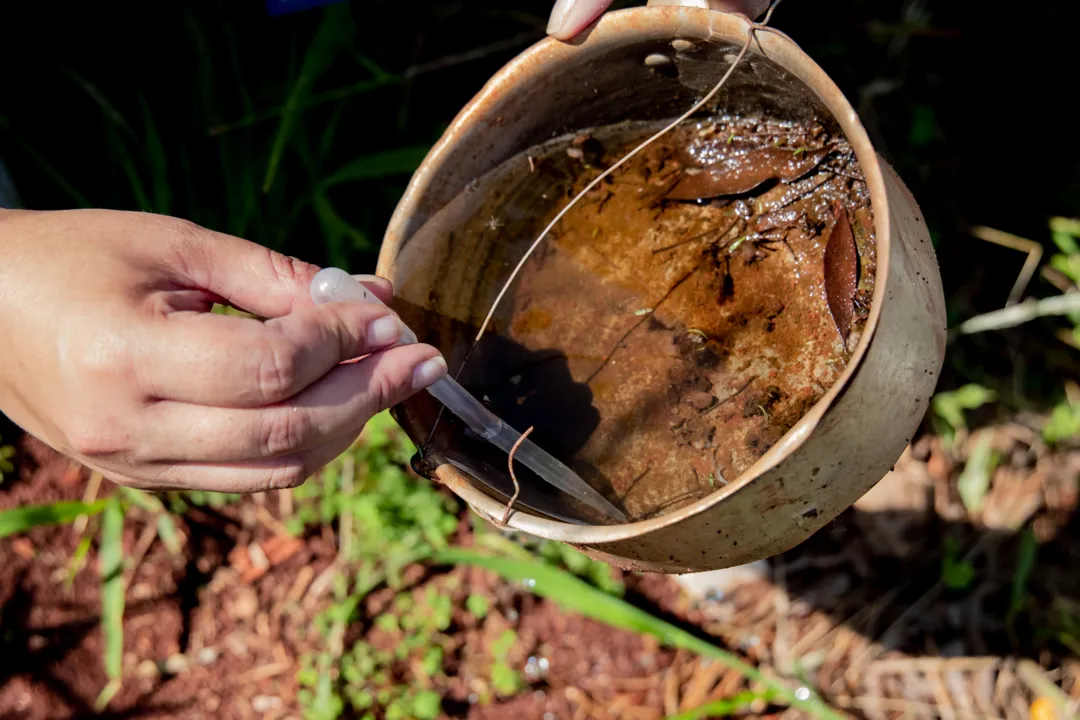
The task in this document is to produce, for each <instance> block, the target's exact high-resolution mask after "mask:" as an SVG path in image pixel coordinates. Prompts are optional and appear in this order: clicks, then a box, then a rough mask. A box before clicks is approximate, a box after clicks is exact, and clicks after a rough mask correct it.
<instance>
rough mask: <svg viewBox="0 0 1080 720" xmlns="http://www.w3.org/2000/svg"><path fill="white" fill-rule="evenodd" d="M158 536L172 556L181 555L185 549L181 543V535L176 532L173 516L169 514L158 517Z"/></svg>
mask: <svg viewBox="0 0 1080 720" xmlns="http://www.w3.org/2000/svg"><path fill="white" fill-rule="evenodd" d="M157 534H158V537H159V538H161V542H162V543H163V544H164V545H165V549H166V550H168V551H169V553H170V554H172V555H179V554H180V552H181V551H182V550H183V549H184V548H183V543H181V542H180V534H179V533H177V531H176V523H175V522H173V519H172V515H169V514H168V513H162V514H160V515H158V519H157Z"/></svg>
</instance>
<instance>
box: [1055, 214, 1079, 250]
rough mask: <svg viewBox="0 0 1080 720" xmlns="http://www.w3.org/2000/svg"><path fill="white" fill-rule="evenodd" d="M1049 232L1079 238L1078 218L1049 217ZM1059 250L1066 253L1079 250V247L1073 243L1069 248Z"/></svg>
mask: <svg viewBox="0 0 1080 720" xmlns="http://www.w3.org/2000/svg"><path fill="white" fill-rule="evenodd" d="M1050 232H1052V233H1055V234H1058V235H1064V236H1066V237H1073V238H1080V219H1076V218H1065V217H1053V218H1050ZM1059 247H1060V245H1059ZM1061 251H1062V252H1067V253H1075V252H1080V247H1077V246H1076V244H1075V243H1074V244H1073V245H1072V246H1071V249H1069V250H1066V249H1065V248H1061Z"/></svg>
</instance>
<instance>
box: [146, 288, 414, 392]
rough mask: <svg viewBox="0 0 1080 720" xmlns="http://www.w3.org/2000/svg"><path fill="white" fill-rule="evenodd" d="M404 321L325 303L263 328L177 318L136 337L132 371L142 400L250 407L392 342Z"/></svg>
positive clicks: (373, 308) (371, 309)
mask: <svg viewBox="0 0 1080 720" xmlns="http://www.w3.org/2000/svg"><path fill="white" fill-rule="evenodd" d="M403 331H404V326H403V325H402V324H401V321H400V320H399V319H398V318H397V317H396V316H395V315H393V314H392V313H391V312H390V311H389V310H388V309H386V308H385V307H383V306H382V305H379V304H378V303H373V302H372V303H363V302H359V303H330V304H328V305H322V306H319V307H315V306H314V305H312V306H311V307H308V308H304V309H300V310H297V311H295V312H293V313H290V314H288V315H286V316H284V317H280V318H275V319H272V320H268V321H266V322H260V321H258V320H254V319H251V318H242V317H235V316H229V315H215V314H210V313H197V314H175V315H168V316H165V317H162V318H160V319H158V320H156V321H155V324H154V325H153V326H152V327H151V329H150V330H149V331H146V332H141V333H140V334H139V336H138V338H139V339H138V342H139V345H138V346H137V347H136V350H135V354H136V358H135V362H133V364H132V365H133V367H134V368H135V372H136V374H137V380H138V382H139V387H140V388H141V389H142V391H143V393H144V394H145V396H147V397H150V398H154V399H161V400H175V401H179V402H185V403H194V404H197V405H214V406H227V407H255V406H262V405H269V404H272V403H276V402H280V401H282V400H285V399H286V398H289V397H292V396H293V395H295V394H296V393H298V392H300V391H301V390H303V389H304V388H306V387H307V386H308V385H310V384H312V383H313V382H315V381H316V380H318V379H319V378H321V377H322V376H323V375H325V374H326V373H328V372H329V371H330V370H331V369H332V368H333V367H334V366H335V365H338V364H339V363H342V362H345V361H347V360H351V359H355V358H357V357H360V356H362V355H366V354H368V353H371V352H374V351H376V350H380V349H382V348H386V347H389V346H391V345H393V344H394V343H396V342H397V341H398V340H399V339H400V338H401V335H402V332H403Z"/></svg>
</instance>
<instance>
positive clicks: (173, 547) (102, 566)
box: [0, 486, 181, 711]
mask: <svg viewBox="0 0 1080 720" xmlns="http://www.w3.org/2000/svg"><path fill="white" fill-rule="evenodd" d="M131 507H137V508H139V509H140V510H142V511H144V512H145V513H146V514H147V515H148V516H149V518H150V519H151V520H153V521H154V522H155V524H156V531H157V535H158V537H159V538H160V539H161V541H162V543H163V544H164V545H165V546H166V548H168V549H169V551H170V552H172V553H174V554H175V553H179V552H180V549H181V547H180V539H179V535H178V533H177V531H176V526H175V523H174V522H173V519H172V517H170V516H169V513H168V512H167V511H166V509H165V506H164V505H163V504H162V503H161V501H160V500H159V499H158V498H156V497H154V496H153V495H150V494H148V493H144V492H142V491H140V490H135V489H132V488H126V487H122V486H117V488H116V492H114V493H113V494H112V495H110V496H109V497H107V498H104V499H101V500H97V501H96V502H93V503H84V502H78V501H68V502H57V503H51V504H46V505H24V506H22V507H17V508H12V509H11V510H5V511H4V512H0V538H3V537H7V536H9V535H15V534H18V533H24V532H28V531H30V530H32V529H34V528H36V527H44V526H49V525H63V524H68V523H73V522H75V521H76V520H77V519H78V518H80V517H84V518H87V519H90V518H94V517H96V516H98V515H100V516H101V527H100V529H99V531H98V534H97V536H98V576H99V577H100V579H101V632H102V637H103V638H104V643H103V650H102V660H103V663H104V666H105V672H106V675H107V676H108V678H109V681H108V683H107V684H106V686H105V687H104V688H103V689H102V690H101V693H100V694H99V695H98V698H97V701H96V703H95V706H96V708H97V709H98V710H99V711H101V710H104V709H105V708H106V707H108V705H109V703H110V702H111V701H112V698H113V697H114V696H115V695H116V693H117V692H118V691H119V690H120V688H121V683H122V679H121V661H122V659H123V649H124V604H125V601H124V594H125V591H126V587H127V583H126V579H125V577H124V574H125V572H126V571H127V570H132V569H133V568H131V567H128V565H127V562H126V556H125V553H124V547H123V536H124V520H125V517H126V515H127V514H128V509H129V508H131ZM91 543H92V537H91V535H90V534H89V533H87V534H85V535H84V536H83V538H82V539H81V540H80V541H79V544H78V546H77V547H76V549H75V552H74V553H73V554H72V558H71V561H70V567H71V568H72V571H71V573H70V575H69V580H70V577H71V576H72V575H74V573H75V572H78V570H79V569H80V568H81V567H82V565H83V560H84V558H85V557H86V555H87V554H88V553H89V551H90V546H91Z"/></svg>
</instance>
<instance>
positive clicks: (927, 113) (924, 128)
mask: <svg viewBox="0 0 1080 720" xmlns="http://www.w3.org/2000/svg"><path fill="white" fill-rule="evenodd" d="M936 137H937V119H936V118H935V117H934V108H933V107H931V106H930V105H916V106H915V108H914V109H913V111H912V113H911V132H910V134H909V136H908V139H909V142H910V143H911V145H912V147H915V148H924V147H926V146H927V145H929V144H930V143H931V142H933V141H934V139H935V138H936Z"/></svg>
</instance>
